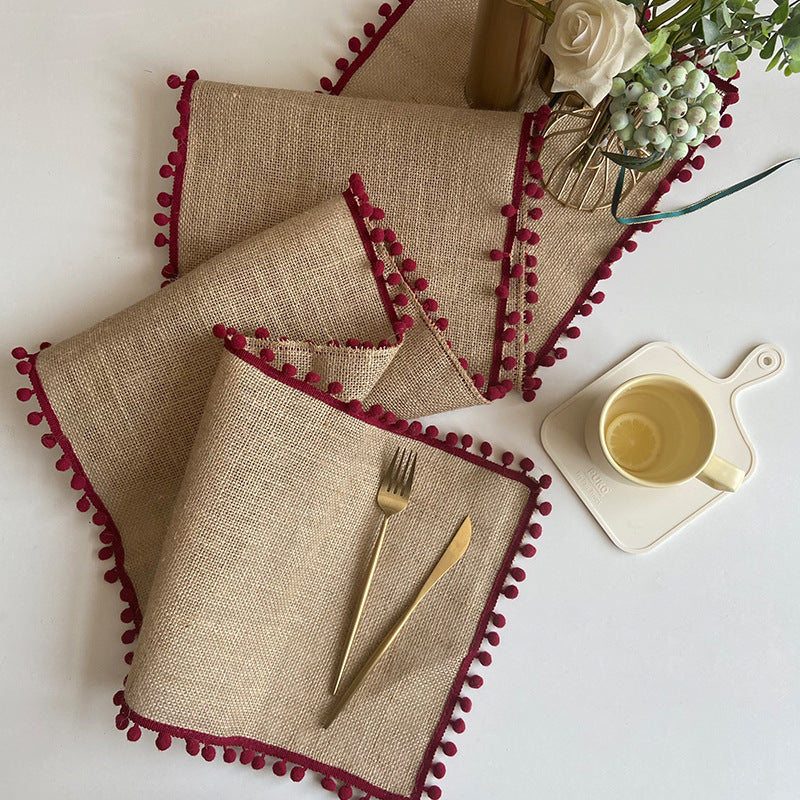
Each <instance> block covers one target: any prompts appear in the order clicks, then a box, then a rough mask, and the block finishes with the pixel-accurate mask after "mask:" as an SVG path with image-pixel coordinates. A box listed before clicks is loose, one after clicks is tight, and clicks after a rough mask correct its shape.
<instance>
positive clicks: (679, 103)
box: [667, 100, 687, 119]
mask: <svg viewBox="0 0 800 800" xmlns="http://www.w3.org/2000/svg"><path fill="white" fill-rule="evenodd" d="M686 109H687V106H686V101H684V100H670V101H669V103H667V116H668V117H669V118H670V119H680V118H681V117H685V116H686Z"/></svg>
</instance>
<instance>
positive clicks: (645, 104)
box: [638, 92, 658, 111]
mask: <svg viewBox="0 0 800 800" xmlns="http://www.w3.org/2000/svg"><path fill="white" fill-rule="evenodd" d="M638 104H639V108H641V109H642V111H652V110H653V109H654V108H657V107H658V97H657V96H656V95H655V94H654V93H653V92H645V93H644V94H643V95H642V96H641V97H640V98H639V100H638Z"/></svg>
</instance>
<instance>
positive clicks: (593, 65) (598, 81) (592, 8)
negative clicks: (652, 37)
mask: <svg viewBox="0 0 800 800" xmlns="http://www.w3.org/2000/svg"><path fill="white" fill-rule="evenodd" d="M542 51H543V52H545V53H546V54H547V55H548V56H549V58H550V60H551V61H552V62H553V67H554V69H555V80H554V81H553V91H555V92H569V91H574V92H577V93H578V94H579V95H580V96H581V97H583V99H584V100H586V102H587V103H589V105H590V106H592V107H594V106H596V105H597V104H598V103H599V102H600V101H601V100H602V99H603V98H604V97H605V96H606V95H607V94H608V92H609V90H610V89H611V81H612V79H613V78H614V76H615V75H619V74H620V72H625V70H628V69H630V68H631V67H633V66H634V65H635V64H637V63H638V62H639V61H641V60H642V59H643V58H644V57H645V56H646V55H647V54H648V53H649V52H650V45H649V44H648V42H647V39H645V38H644V36H643V35H642V32H641V31H640V30H639V28H638V26H637V25H636V12H635V11H634V9H633V6H626V5H623V4H622V3H619V2H617V0H560V2H559V4H558V6H557V8H556V15H555V19H554V20H553V23H552V24H551V25H550V28H549V29H548V31H547V36H545V39H544V44H543V45H542Z"/></svg>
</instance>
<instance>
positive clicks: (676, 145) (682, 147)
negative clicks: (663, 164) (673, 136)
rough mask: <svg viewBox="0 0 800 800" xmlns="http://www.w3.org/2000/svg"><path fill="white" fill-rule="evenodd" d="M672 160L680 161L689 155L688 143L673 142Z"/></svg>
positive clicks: (671, 149) (670, 150) (670, 153)
mask: <svg viewBox="0 0 800 800" xmlns="http://www.w3.org/2000/svg"><path fill="white" fill-rule="evenodd" d="M669 155H670V158H674V159H675V160H676V161H680V160H681V159H682V158H686V156H687V155H689V145H688V144H686V142H673V143H672V147H670V149H669Z"/></svg>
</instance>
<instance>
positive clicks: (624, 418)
mask: <svg viewBox="0 0 800 800" xmlns="http://www.w3.org/2000/svg"><path fill="white" fill-rule="evenodd" d="M606 445H607V446H608V450H609V452H610V453H611V457H612V458H613V459H614V461H616V462H617V464H619V465H620V466H621V467H622V468H623V469H626V470H628V471H629V472H642V471H644V470H646V469H648V468H650V467H652V466H653V464H654V463H655V461H656V459H657V458H658V456H659V453H660V452H661V434H660V433H659V432H658V428H657V427H656V426H655V425H654V424H653V422H652V421H651V420H650V419H649V418H648V417H646V416H645V415H644V414H640V413H638V412H636V411H629V412H627V413H625V414H620V415H619V416H618V417H615V418H614V419H613V420H612V421H611V422H610V423H609V426H608V429H607V430H606Z"/></svg>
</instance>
